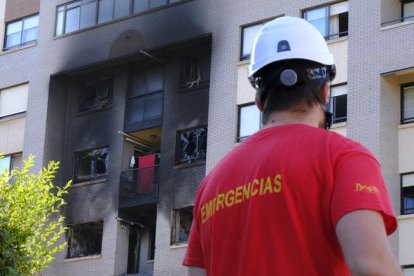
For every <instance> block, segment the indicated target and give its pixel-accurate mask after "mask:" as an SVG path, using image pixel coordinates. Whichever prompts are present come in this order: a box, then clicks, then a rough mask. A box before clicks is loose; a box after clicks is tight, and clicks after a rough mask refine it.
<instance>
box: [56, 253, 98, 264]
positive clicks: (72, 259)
mask: <svg viewBox="0 0 414 276" xmlns="http://www.w3.org/2000/svg"><path fill="white" fill-rule="evenodd" d="M100 258H102V255H100V254H99V255H92V256H85V257H77V258H70V259H64V260H63V262H64V263H71V262H78V261H86V260H96V259H100Z"/></svg>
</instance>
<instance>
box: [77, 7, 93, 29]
mask: <svg viewBox="0 0 414 276" xmlns="http://www.w3.org/2000/svg"><path fill="white" fill-rule="evenodd" d="M95 24H96V2H95V1H92V2H89V3H84V4H83V5H82V8H81V18H80V28H81V29H83V28H87V27H91V26H93V25H95Z"/></svg>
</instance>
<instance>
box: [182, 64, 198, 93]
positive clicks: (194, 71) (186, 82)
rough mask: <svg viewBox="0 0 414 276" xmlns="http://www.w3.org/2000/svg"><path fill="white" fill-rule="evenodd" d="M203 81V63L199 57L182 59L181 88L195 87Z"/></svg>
mask: <svg viewBox="0 0 414 276" xmlns="http://www.w3.org/2000/svg"><path fill="white" fill-rule="evenodd" d="M200 82H201V63H200V60H199V59H197V58H185V59H183V60H182V61H181V80H180V87H181V88H193V87H196V86H198V85H200Z"/></svg>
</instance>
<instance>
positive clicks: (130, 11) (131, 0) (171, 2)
mask: <svg viewBox="0 0 414 276" xmlns="http://www.w3.org/2000/svg"><path fill="white" fill-rule="evenodd" d="M111 1H112V17H111V19H110V20H108V21H104V22H99V6H100V5H99V2H100V0H91V2H96V12H95V23H94V24H93V25H91V26H87V27H84V28H81V26H80V21H81V12H82V0H74V1H69V2H66V3H63V4H60V5H57V6H56V12H55V32H54V36H55V37H60V36H65V35H68V34H72V33H76V32H79V31H82V30H88V29H90V28H93V27H95V26H101V25H105V24H107V23H109V22H114V21H117V20H121V19H123V18H127V17H131V16H135V15H139V14H144V13H147V12H151V11H155V10H158V9H162V8H166V7H169V6H172V5H175V4H177V3H181V2H185V1H189V0H178V1H177V0H175V1H174V0H166V2H167V3H166V4H163V5H160V6H156V7H151V4H150V2H151V1H153V0H148V8H147V9H145V10H142V11H137V12H134V0H128V1H129V9H128V14H127V15H124V16H120V17H116V18H115V0H111ZM76 2H79V6H76V7H73V8H70V9H69V10H71V9H74V8H78V7H79V9H80V11H79V22H78V29H77V30H74V31H71V32H65V27H66V15H67V11H68V9H67V8H66V6H68V5H70V4H73V3H76ZM88 3H90V2H88ZM60 7H64V10H63V18H62V22H63V23H62V26H61V27H62V30H61V33H60V34H58V32H57V31H58V22H59V20H58V15H59V8H60Z"/></svg>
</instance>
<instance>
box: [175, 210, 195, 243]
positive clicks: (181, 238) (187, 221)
mask: <svg viewBox="0 0 414 276" xmlns="http://www.w3.org/2000/svg"><path fill="white" fill-rule="evenodd" d="M177 219H179V220H180V223H179V230H178V237H177V238H178V239H177V243H184V242H187V241H188V236H189V234H190V229H191V224H192V222H193V211H192V208H186V209H182V210H180V211H179V214H178V216H177Z"/></svg>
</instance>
